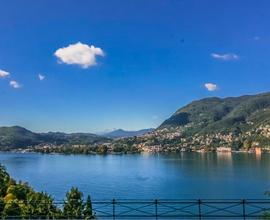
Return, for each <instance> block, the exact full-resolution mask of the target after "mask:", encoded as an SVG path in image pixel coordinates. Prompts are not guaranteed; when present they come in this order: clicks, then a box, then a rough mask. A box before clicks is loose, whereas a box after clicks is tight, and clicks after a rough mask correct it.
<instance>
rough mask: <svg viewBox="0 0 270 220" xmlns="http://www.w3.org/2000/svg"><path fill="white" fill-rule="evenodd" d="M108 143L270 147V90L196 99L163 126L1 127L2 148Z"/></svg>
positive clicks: (0, 145)
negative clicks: (86, 129) (101, 129)
mask: <svg viewBox="0 0 270 220" xmlns="http://www.w3.org/2000/svg"><path fill="white" fill-rule="evenodd" d="M134 136H136V138H135V137H134ZM112 139H113V140H112ZM104 142H110V148H112V149H113V148H116V149H118V150H119V151H121V146H125V148H132V149H137V150H138V151H139V150H140V148H147V147H153V146H156V147H158V148H164V149H165V148H171V147H172V148H174V149H182V148H183V147H184V148H187V147H191V148H200V147H207V148H212V147H217V146H234V147H236V148H242V147H243V146H244V147H246V148H248V147H247V146H249V147H250V146H253V145H254V146H255V145H256V146H268V147H269V148H270V93H269V92H268V93H263V94H258V95H245V96H240V97H228V98H217V97H212V98H205V99H201V100H198V101H193V102H191V103H190V104H188V105H186V106H184V107H182V108H180V109H178V110H177V111H176V112H175V113H174V114H173V115H172V116H171V117H169V118H168V119H167V120H165V121H164V122H163V123H162V124H161V125H160V126H159V127H158V128H157V129H152V128H151V129H143V130H139V131H125V130H122V129H117V130H114V131H111V132H107V133H105V134H103V135H102V136H101V135H96V134H90V133H89V134H88V133H73V134H65V133H60V132H49V133H34V132H31V131H29V130H27V129H25V128H22V127H18V126H14V127H0V149H2V150H3V149H9V148H19V147H27V146H33V145H38V144H42V143H50V144H54V145H61V144H70V145H76V144H82V145H83V144H84V145H92V144H96V143H104ZM137 150H136V151H137Z"/></svg>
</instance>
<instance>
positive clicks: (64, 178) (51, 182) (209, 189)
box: [0, 152, 270, 199]
mask: <svg viewBox="0 0 270 220" xmlns="http://www.w3.org/2000/svg"><path fill="white" fill-rule="evenodd" d="M0 162H1V163H3V164H4V165H6V166H7V168H8V171H9V172H10V173H11V175H12V176H13V177H15V178H16V179H17V180H19V179H20V180H24V181H28V182H29V183H30V184H31V185H32V186H34V188H35V189H37V190H45V191H48V192H49V193H51V194H53V195H54V197H56V198H58V199H61V198H63V197H64V195H65V192H66V191H67V190H68V189H69V188H70V187H71V186H78V187H79V188H80V189H81V190H82V191H83V192H84V193H85V194H91V195H92V197H93V198H94V199H95V198H96V199H103V198H104V199H105V198H109V199H110V198H112V197H115V198H150V199H152V198H199V197H200V198H265V197H264V195H263V193H264V191H266V190H268V189H270V166H269V165H270V155H269V154H261V155H256V154H247V153H238V154H236V153H216V154H215V153H195V152H194V153H185V152H182V153H179V154H168V155H164V154H159V155H158V154H156V155H152V154H143V155H107V156H84V155H76V156H74V155H70V156H64V155H41V154H11V153H1V154H0Z"/></svg>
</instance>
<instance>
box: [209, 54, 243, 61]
mask: <svg viewBox="0 0 270 220" xmlns="http://www.w3.org/2000/svg"><path fill="white" fill-rule="evenodd" d="M211 56H212V57H213V58H214V59H218V60H224V61H230V60H239V58H240V57H239V56H238V55H237V54H235V53H225V54H218V53H211Z"/></svg>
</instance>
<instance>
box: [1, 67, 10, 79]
mask: <svg viewBox="0 0 270 220" xmlns="http://www.w3.org/2000/svg"><path fill="white" fill-rule="evenodd" d="M9 75H10V73H9V72H7V71H5V70H1V69H0V78H5V77H7V76H9Z"/></svg>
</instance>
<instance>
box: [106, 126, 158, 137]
mask: <svg viewBox="0 0 270 220" xmlns="http://www.w3.org/2000/svg"><path fill="white" fill-rule="evenodd" d="M153 130H155V129H154V128H148V129H142V130H138V131H126V130H123V129H116V130H113V131H110V132H106V133H103V134H102V135H103V136H105V137H109V138H125V137H133V136H141V135H144V134H146V133H149V132H151V131H153Z"/></svg>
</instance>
